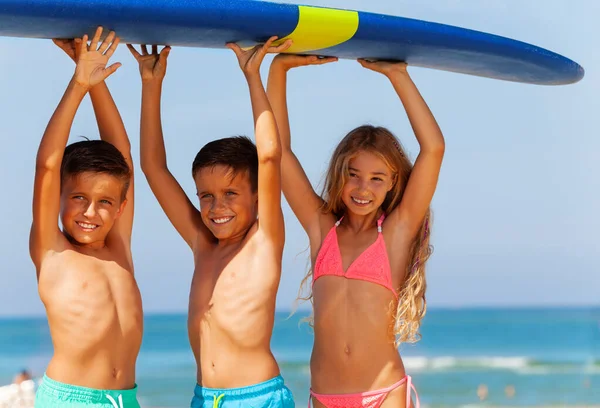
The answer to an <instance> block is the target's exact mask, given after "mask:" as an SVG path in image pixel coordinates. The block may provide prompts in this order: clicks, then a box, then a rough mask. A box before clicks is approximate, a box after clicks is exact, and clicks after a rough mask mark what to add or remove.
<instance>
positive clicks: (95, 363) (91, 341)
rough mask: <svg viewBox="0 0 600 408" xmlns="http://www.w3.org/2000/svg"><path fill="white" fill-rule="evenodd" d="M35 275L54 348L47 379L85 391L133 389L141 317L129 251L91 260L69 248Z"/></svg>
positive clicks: (106, 252)
mask: <svg viewBox="0 0 600 408" xmlns="http://www.w3.org/2000/svg"><path fill="white" fill-rule="evenodd" d="M39 276H40V278H39V292H40V297H41V299H42V302H43V303H44V305H45V307H46V312H47V315H48V323H49V326H50V333H51V335H52V341H53V345H54V355H53V357H52V360H51V361H50V364H49V365H48V368H47V371H46V374H47V375H48V376H49V377H50V378H52V379H53V380H56V381H59V382H64V383H68V384H72V385H79V386H84V387H89V388H99V389H115V390H117V389H130V388H133V387H134V385H135V363H136V359H137V355H138V352H139V349H140V345H141V341H142V331H143V313H142V300H141V296H140V292H139V289H138V287H137V283H136V281H135V278H134V276H133V268H132V264H131V256H130V254H129V252H128V251H125V250H120V251H119V250H116V251H115V250H112V251H109V250H108V249H107V248H105V249H102V250H99V251H96V252H95V253H94V256H89V255H86V254H84V253H80V252H78V251H77V250H76V248H74V247H72V246H70V245H67V246H66V248H65V249H64V250H62V251H55V252H51V253H49V254H48V255H47V256H46V257H45V259H44V261H43V262H42V267H41V271H40V274H39Z"/></svg>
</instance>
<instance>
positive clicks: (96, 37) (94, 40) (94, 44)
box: [90, 27, 102, 51]
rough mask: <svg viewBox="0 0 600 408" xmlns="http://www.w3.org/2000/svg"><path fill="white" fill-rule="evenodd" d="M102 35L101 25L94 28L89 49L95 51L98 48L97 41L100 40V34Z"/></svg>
mask: <svg viewBox="0 0 600 408" xmlns="http://www.w3.org/2000/svg"><path fill="white" fill-rule="evenodd" d="M101 35H102V27H98V28H97V29H96V33H95V34H94V37H93V38H92V43H91V44H90V50H92V51H96V50H97V49H98V41H100V36H101Z"/></svg>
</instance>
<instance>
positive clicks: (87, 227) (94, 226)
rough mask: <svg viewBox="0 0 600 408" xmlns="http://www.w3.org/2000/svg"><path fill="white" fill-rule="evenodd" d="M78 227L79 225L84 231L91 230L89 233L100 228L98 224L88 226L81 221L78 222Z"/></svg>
mask: <svg viewBox="0 0 600 408" xmlns="http://www.w3.org/2000/svg"><path fill="white" fill-rule="evenodd" d="M77 225H79V226H80V227H81V228H83V229H84V230H89V231H93V230H95V229H96V228H98V226H97V225H96V224H88V223H87V222H79V221H77Z"/></svg>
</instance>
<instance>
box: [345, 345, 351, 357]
mask: <svg viewBox="0 0 600 408" xmlns="http://www.w3.org/2000/svg"><path fill="white" fill-rule="evenodd" d="M344 353H346V355H347V356H349V355H350V347H349V346H346V348H345V349H344Z"/></svg>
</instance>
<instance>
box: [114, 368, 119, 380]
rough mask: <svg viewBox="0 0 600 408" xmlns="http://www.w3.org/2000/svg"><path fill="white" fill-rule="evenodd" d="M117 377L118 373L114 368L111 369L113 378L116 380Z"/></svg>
mask: <svg viewBox="0 0 600 408" xmlns="http://www.w3.org/2000/svg"><path fill="white" fill-rule="evenodd" d="M118 375H119V371H118V370H117V369H116V368H113V371H112V376H113V378H117V376H118Z"/></svg>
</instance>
